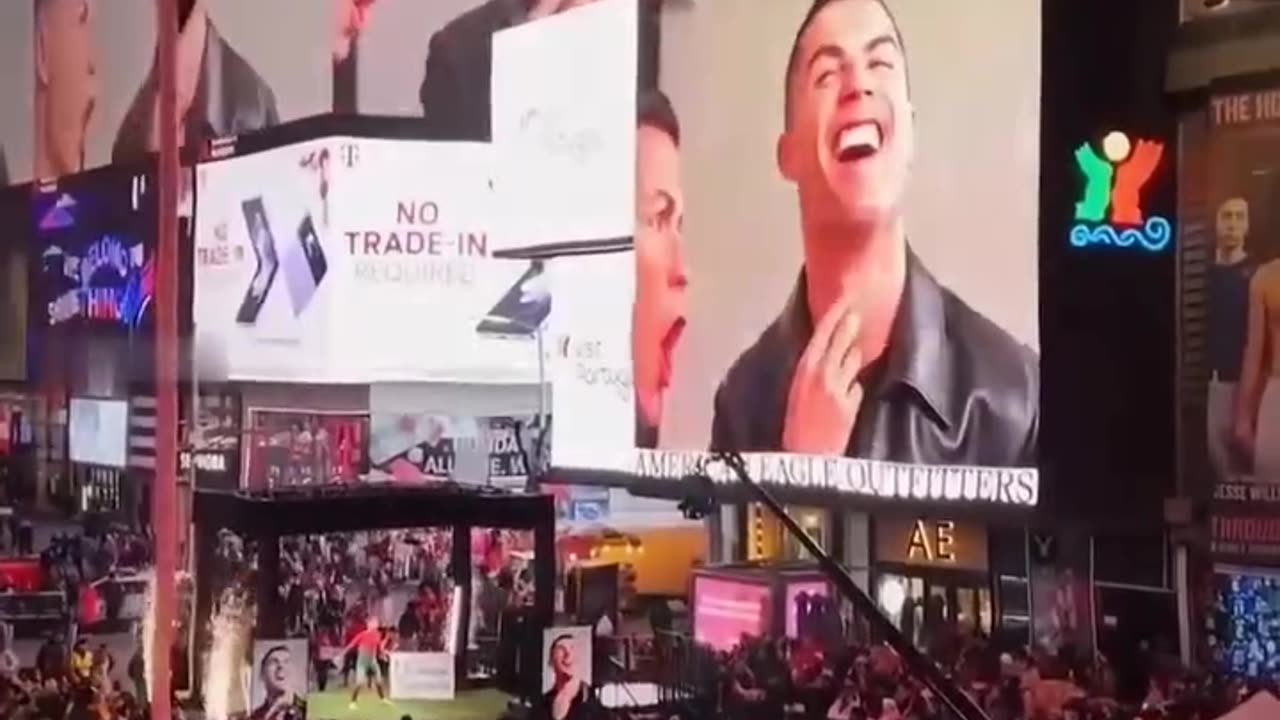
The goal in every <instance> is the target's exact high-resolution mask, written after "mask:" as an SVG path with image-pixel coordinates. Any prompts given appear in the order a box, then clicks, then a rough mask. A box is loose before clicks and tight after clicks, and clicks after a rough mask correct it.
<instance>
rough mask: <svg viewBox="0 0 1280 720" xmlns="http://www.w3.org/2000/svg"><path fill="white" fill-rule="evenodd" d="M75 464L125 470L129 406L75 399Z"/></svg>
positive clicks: (70, 426) (71, 426)
mask: <svg viewBox="0 0 1280 720" xmlns="http://www.w3.org/2000/svg"><path fill="white" fill-rule="evenodd" d="M70 413H71V417H70V420H69V421H68V422H67V444H68V445H69V451H70V455H71V462H74V463H84V464H86V465H104V466H107V467H115V468H123V467H124V466H125V465H126V463H127V462H128V459H129V443H128V434H129V402H128V401H127V400H94V399H91V398H71V409H70Z"/></svg>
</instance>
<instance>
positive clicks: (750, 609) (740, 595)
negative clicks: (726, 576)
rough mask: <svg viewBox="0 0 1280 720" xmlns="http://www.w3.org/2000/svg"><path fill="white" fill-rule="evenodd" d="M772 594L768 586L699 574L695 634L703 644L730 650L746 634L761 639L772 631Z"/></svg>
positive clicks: (694, 582) (694, 594) (696, 581)
mask: <svg viewBox="0 0 1280 720" xmlns="http://www.w3.org/2000/svg"><path fill="white" fill-rule="evenodd" d="M771 596H772V593H771V591H770V589H769V586H768V585H754V584H752V583H747V582H737V581H734V580H721V579H718V578H710V577H700V578H695V579H694V581H693V637H694V639H695V640H696V641H697V642H698V643H699V644H702V645H707V646H710V647H712V648H714V649H716V650H718V651H721V652H729V651H731V650H733V648H734V647H736V646H737V645H738V643H739V642H741V641H742V638H743V636H747V637H753V638H759V637H763V636H764V635H765V634H766V633H767V631H768V630H769V621H770V618H771V617H772V614H771V613H772V612H773V611H772V606H771V604H770V603H771Z"/></svg>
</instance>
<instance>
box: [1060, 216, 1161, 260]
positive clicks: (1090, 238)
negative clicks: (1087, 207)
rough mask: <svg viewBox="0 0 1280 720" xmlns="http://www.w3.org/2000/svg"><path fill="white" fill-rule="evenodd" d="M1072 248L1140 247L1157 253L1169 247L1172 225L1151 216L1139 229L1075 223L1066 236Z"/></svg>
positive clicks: (1158, 217)
mask: <svg viewBox="0 0 1280 720" xmlns="http://www.w3.org/2000/svg"><path fill="white" fill-rule="evenodd" d="M1068 238H1069V239H1070V241H1071V246H1072V247H1077V248H1084V247H1089V246H1092V245H1106V246H1113V247H1118V248H1132V247H1140V248H1142V249H1143V250H1146V251H1147V252H1152V253H1158V252H1161V251H1163V250H1165V249H1166V248H1168V247H1169V244H1170V242H1171V241H1172V240H1173V225H1172V223H1170V222H1169V221H1168V220H1167V219H1166V218H1163V217H1160V216H1158V215H1157V216H1152V217H1149V218H1147V221H1146V222H1145V223H1144V224H1143V226H1142V227H1141V228H1126V229H1124V230H1117V229H1116V228H1115V227H1114V226H1112V225H1090V224H1088V223H1077V224H1076V225H1074V226H1073V227H1072V228H1071V232H1070V234H1069V235H1068Z"/></svg>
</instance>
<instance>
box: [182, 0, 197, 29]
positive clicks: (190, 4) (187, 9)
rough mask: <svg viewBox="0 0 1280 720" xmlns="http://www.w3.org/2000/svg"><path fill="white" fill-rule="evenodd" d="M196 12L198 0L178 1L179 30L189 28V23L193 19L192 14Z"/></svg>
mask: <svg viewBox="0 0 1280 720" xmlns="http://www.w3.org/2000/svg"><path fill="white" fill-rule="evenodd" d="M195 10H196V0H178V29H179V30H181V29H183V28H185V27H186V26H187V21H188V20H190V19H191V13H193V12H195Z"/></svg>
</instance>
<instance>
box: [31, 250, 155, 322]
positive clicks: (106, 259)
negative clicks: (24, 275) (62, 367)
mask: <svg viewBox="0 0 1280 720" xmlns="http://www.w3.org/2000/svg"><path fill="white" fill-rule="evenodd" d="M144 252H145V248H144V247H143V246H141V245H132V246H127V245H125V244H124V243H123V242H121V241H120V240H119V239H118V238H116V237H113V236H110V235H108V236H104V237H103V238H101V239H100V240H98V241H96V242H94V243H93V244H91V245H90V246H89V247H88V248H87V249H86V251H85V253H84V255H82V256H76V255H72V254H70V253H66V252H64V251H63V249H62V248H58V247H54V248H50V249H49V250H47V251H46V252H45V258H46V262H48V261H49V260H51V259H54V258H56V259H57V260H59V261H60V262H56V263H54V264H56V265H60V266H61V267H62V271H63V275H64V277H65V278H66V279H67V280H69V281H70V283H71V287H70V288H69V289H67V290H66V291H64V292H63V293H62V294H61V295H59V296H58V298H57V299H55V300H54V301H53V302H51V303H50V304H49V324H50V325H60V324H62V323H64V322H67V321H69V320H73V319H75V318H85V319H88V320H105V321H108V322H118V323H120V324H122V325H124V326H126V327H130V328H133V327H137V326H138V325H139V324H140V323H141V322H142V318H143V315H144V313H145V311H146V309H147V307H148V306H149V305H150V304H151V297H152V295H153V294H154V292H155V273H154V268H153V267H152V265H151V263H150V262H147V261H146V260H145V258H144Z"/></svg>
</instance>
